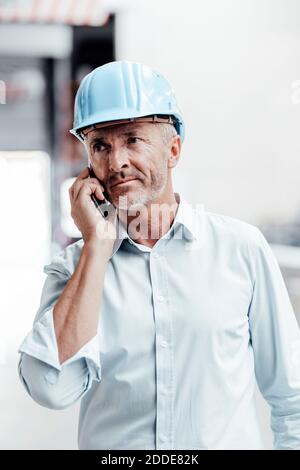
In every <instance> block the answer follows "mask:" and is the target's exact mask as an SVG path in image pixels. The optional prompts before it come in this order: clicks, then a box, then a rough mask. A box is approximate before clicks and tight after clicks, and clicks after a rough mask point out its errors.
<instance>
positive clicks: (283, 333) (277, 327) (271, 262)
mask: <svg viewBox="0 0 300 470" xmlns="http://www.w3.org/2000/svg"><path fill="white" fill-rule="evenodd" d="M251 251H252V267H253V275H254V285H253V297H252V301H251V305H250V309H249V324H250V333H251V342H252V347H253V352H254V361H255V373H256V379H257V383H258V386H259V388H260V391H261V392H262V394H263V396H264V397H265V399H266V400H267V402H268V403H269V405H270V407H271V427H272V430H273V435H274V447H275V449H278V450H279V449H300V332H299V327H298V324H297V321H296V317H295V314H294V311H293V308H292V305H291V302H290V299H289V295H288V292H287V289H286V286H285V283H284V280H283V277H282V275H281V272H280V268H279V266H278V263H277V260H276V258H275V256H274V254H273V252H272V250H271V248H270V246H269V245H268V243H267V241H266V240H265V238H264V237H263V235H262V234H261V232H260V231H259V230H258V231H257V237H256V240H255V243H254V244H252V247H251Z"/></svg>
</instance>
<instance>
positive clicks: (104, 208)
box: [88, 165, 112, 218]
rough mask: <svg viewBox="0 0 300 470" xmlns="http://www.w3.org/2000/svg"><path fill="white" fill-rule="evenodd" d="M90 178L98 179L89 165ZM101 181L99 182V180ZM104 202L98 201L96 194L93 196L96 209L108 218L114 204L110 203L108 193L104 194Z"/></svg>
mask: <svg viewBox="0 0 300 470" xmlns="http://www.w3.org/2000/svg"><path fill="white" fill-rule="evenodd" d="M88 168H89V176H90V178H96V179H98V178H97V176H96V175H95V172H94V170H93V168H92V166H91V165H89V167H88ZM98 181H99V180H98ZM103 196H104V198H105V199H104V200H101V199H98V198H97V197H96V195H95V194H92V195H91V198H92V201H93V203H94V204H95V206H96V208H97V209H98V211H99V212H100V214H101V215H102V216H103V217H104V218H105V217H107V216H108V214H109V211H110V210H111V209H112V204H111V203H110V202H109V201H108V196H107V193H106V192H105V191H104V192H103Z"/></svg>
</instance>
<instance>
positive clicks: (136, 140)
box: [127, 137, 140, 144]
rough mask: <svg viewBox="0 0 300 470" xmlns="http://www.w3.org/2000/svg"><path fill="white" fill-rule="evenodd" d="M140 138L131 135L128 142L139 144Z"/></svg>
mask: <svg viewBox="0 0 300 470" xmlns="http://www.w3.org/2000/svg"><path fill="white" fill-rule="evenodd" d="M139 140H140V139H139V137H129V138H128V140H127V142H128V143H129V144H137V143H138V141H139Z"/></svg>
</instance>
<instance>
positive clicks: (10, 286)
mask: <svg viewBox="0 0 300 470" xmlns="http://www.w3.org/2000/svg"><path fill="white" fill-rule="evenodd" d="M299 54H300V3H299V2H298V1H297V0H243V1H241V0H197V2H196V1H192V0H186V1H184V2H183V1H182V0H163V1H159V0H119V1H117V0H115V1H113V0H106V1H104V0H61V1H59V0H23V1H22V0H0V196H1V197H0V214H1V230H0V286H1V295H0V377H1V387H0V449H75V448H76V447H77V436H76V433H77V415H78V405H75V406H73V407H72V408H70V409H68V410H64V411H50V410H47V409H44V408H42V407H40V406H39V405H37V404H35V403H34V402H33V401H32V400H31V399H30V398H29V397H28V396H27V395H26V393H25V390H24V389H23V387H22V385H21V383H20V382H19V381H18V377H17V361H18V354H17V349H18V346H19V345H20V343H21V341H22V339H23V337H24V336H25V335H26V334H27V332H28V331H29V330H30V329H31V326H32V321H33V318H34V316H35V313H36V311H37V308H38V306H39V300H40V294H41V288H42V285H43V282H44V278H45V275H44V274H43V265H44V264H46V263H48V262H49V261H50V259H51V257H52V256H53V255H54V254H55V253H56V252H57V251H58V250H60V249H61V248H63V247H65V246H66V245H68V244H70V243H72V242H73V241H76V240H77V239H78V237H79V236H80V234H79V233H78V232H77V230H76V227H75V226H74V225H73V223H72V219H71V218H70V214H69V211H70V206H69V198H68V188H69V186H70V185H71V183H72V181H73V178H74V177H76V176H77V175H78V173H79V172H80V171H81V170H82V168H83V167H84V166H85V165H86V162H87V160H86V156H85V155H84V153H83V147H82V146H81V144H80V143H79V141H77V139H75V138H74V137H73V136H71V135H70V134H69V129H70V128H71V127H72V118H73V100H74V95H75V93H76V90H77V87H78V84H79V82H80V80H81V78H82V77H83V76H84V75H85V74H86V73H88V72H89V71H90V70H92V69H93V68H94V67H97V66H99V65H102V64H104V63H106V62H110V61H112V60H118V59H124V60H132V61H138V62H143V63H145V64H147V65H150V66H152V67H155V68H157V69H158V70H159V71H160V72H162V73H163V74H164V75H165V76H166V77H167V78H168V79H169V81H170V82H171V83H172V85H173V87H174V89H175V92H176V95H177V98H178V102H179V106H180V108H181V110H182V112H183V115H184V116H185V120H186V129H187V130H186V140H185V143H184V146H183V151H182V159H181V162H179V164H178V166H177V168H176V169H175V171H174V181H175V189H176V190H178V191H179V192H182V193H183V194H184V196H185V198H186V199H187V200H189V201H190V202H191V203H192V204H199V203H203V204H204V206H205V208H206V210H208V211H212V212H220V213H223V214H226V215H229V216H232V217H237V218H240V219H242V220H245V221H247V222H250V223H253V224H255V225H257V226H258V227H259V228H260V229H261V230H262V231H263V233H264V234H265V236H266V238H267V239H268V241H269V242H270V244H271V246H272V249H273V250H274V252H275V255H276V256H277V258H278V261H279V263H280V267H281V269H282V272H283V275H284V278H285V281H286V285H287V287H288V291H289V294H290V297H291V300H292V303H293V305H294V309H295V314H296V316H297V319H298V321H300V185H299V175H300V158H299V154H300V139H299V130H298V127H299V118H300V60H299V57H300V55H299ZM257 405H258V409H259V415H260V420H261V426H262V430H263V436H264V440H265V446H266V448H271V447H272V436H271V432H270V426H269V409H268V406H267V405H266V404H265V403H264V401H263V400H262V398H261V396H260V394H259V393H258V392H257Z"/></svg>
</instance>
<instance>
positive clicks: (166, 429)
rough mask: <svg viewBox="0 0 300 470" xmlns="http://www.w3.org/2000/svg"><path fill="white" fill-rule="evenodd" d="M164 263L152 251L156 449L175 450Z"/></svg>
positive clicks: (163, 259)
mask: <svg viewBox="0 0 300 470" xmlns="http://www.w3.org/2000/svg"><path fill="white" fill-rule="evenodd" d="M165 263H166V259H165V256H164V255H163V252H162V251H161V250H160V251H158V250H155V251H154V250H152V253H151V256H150V276H151V283H152V294H153V308H154V319H155V339H156V342H155V355H156V449H172V448H173V435H174V429H173V395H174V390H173V357H172V346H173V344H172V319H171V311H170V302H169V299H168V289H167V277H166V270H165V266H166V265H165Z"/></svg>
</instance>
